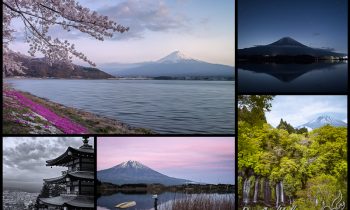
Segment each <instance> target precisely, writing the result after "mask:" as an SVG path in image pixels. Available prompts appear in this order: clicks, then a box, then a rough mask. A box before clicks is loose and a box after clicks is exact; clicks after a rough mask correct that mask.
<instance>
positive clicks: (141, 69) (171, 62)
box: [100, 51, 234, 78]
mask: <svg viewBox="0 0 350 210" xmlns="http://www.w3.org/2000/svg"><path fill="white" fill-rule="evenodd" d="M100 67H101V69H103V70H104V71H106V72H108V73H110V74H112V75H115V76H121V77H229V78H233V77H234V67H232V66H227V65H222V64H212V63H207V62H204V61H201V60H198V59H194V58H191V57H189V56H187V55H185V54H183V53H182V52H180V51H174V52H172V53H170V54H169V55H167V56H165V57H163V58H161V59H158V60H156V61H149V62H142V63H132V64H120V63H110V64H104V65H101V66H100Z"/></svg>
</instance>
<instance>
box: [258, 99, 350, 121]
mask: <svg viewBox="0 0 350 210" xmlns="http://www.w3.org/2000/svg"><path fill="white" fill-rule="evenodd" d="M271 104H272V108H271V111H270V112H267V113H265V116H266V120H267V122H268V123H269V124H271V125H272V126H274V127H276V126H277V125H278V124H279V122H280V120H281V118H283V120H286V121H287V122H288V123H290V124H291V125H292V126H295V127H296V126H299V125H302V124H304V123H307V122H308V121H310V120H313V119H315V118H317V117H318V116H320V115H323V114H326V115H329V116H331V117H334V118H336V119H339V120H343V121H344V122H347V98H346V96H310V95H305V96H276V97H275V98H274V100H273V101H272V103H271Z"/></svg>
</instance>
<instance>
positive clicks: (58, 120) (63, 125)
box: [3, 89, 88, 134]
mask: <svg viewBox="0 0 350 210" xmlns="http://www.w3.org/2000/svg"><path fill="white" fill-rule="evenodd" d="M3 94H4V96H6V97H10V98H12V99H15V100H17V101H18V102H19V103H20V105H22V106H24V107H27V108H29V109H30V110H32V111H33V112H35V113H37V114H38V115H40V116H42V117H44V118H45V119H46V120H47V121H49V122H50V123H52V124H53V125H54V126H56V127H57V128H58V129H59V130H61V131H62V132H64V133H66V134H82V133H87V132H88V130H87V129H86V128H85V127H83V126H81V125H79V124H77V123H74V122H72V121H71V120H70V119H67V118H65V117H61V116H59V115H57V114H56V113H54V112H53V111H51V110H49V109H48V108H46V107H44V106H42V105H40V104H38V103H36V102H34V101H32V100H30V99H29V98H27V97H25V96H24V95H23V94H22V93H20V92H18V91H15V90H12V89H9V90H4V91H3Z"/></svg>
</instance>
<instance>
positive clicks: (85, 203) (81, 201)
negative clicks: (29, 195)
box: [40, 195, 95, 209]
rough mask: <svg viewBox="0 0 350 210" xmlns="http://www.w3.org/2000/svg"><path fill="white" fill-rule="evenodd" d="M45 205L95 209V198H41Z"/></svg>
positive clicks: (72, 196) (66, 196)
mask: <svg viewBox="0 0 350 210" xmlns="http://www.w3.org/2000/svg"><path fill="white" fill-rule="evenodd" d="M40 201H41V202H42V203H43V204H47V205H50V206H57V207H74V208H79V209H80V208H84V209H94V206H95V205H94V196H74V195H61V196H57V197H53V198H40Z"/></svg>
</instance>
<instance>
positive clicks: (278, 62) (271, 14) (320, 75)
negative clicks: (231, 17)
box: [236, 0, 348, 94]
mask: <svg viewBox="0 0 350 210" xmlns="http://www.w3.org/2000/svg"><path fill="white" fill-rule="evenodd" d="M236 17H237V45H238V46H237V50H236V58H237V60H236V68H237V74H238V75H237V80H238V81H237V83H238V85H237V86H238V92H239V93H240V94H256V93H258V94H274V93H279V94H290V93H292V94H347V89H348V64H347V60H348V1H347V0H337V1H333V0H322V1H319V0H308V1H303V0H286V1H280V0H267V1H260V0H237V14H236Z"/></svg>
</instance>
